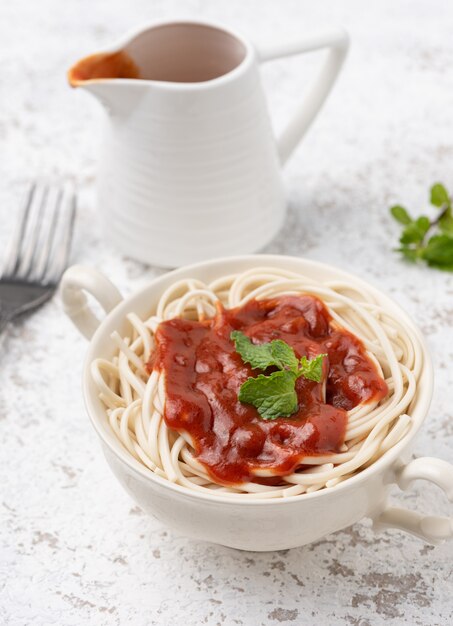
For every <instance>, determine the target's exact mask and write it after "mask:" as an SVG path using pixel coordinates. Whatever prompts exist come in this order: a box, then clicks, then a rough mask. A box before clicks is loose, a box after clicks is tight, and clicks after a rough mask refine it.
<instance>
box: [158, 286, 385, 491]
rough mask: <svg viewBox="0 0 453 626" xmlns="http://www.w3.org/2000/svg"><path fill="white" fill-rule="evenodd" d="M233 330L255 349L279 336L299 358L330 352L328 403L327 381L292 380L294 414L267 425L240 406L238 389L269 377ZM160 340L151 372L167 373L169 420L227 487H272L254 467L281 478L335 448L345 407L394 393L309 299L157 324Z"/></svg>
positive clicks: (351, 339)
mask: <svg viewBox="0 0 453 626" xmlns="http://www.w3.org/2000/svg"><path fill="white" fill-rule="evenodd" d="M233 330H241V331H242V332H243V333H245V334H246V335H248V336H249V337H250V338H251V339H252V341H253V342H254V343H266V342H269V341H272V340H273V339H282V340H283V341H285V342H286V343H288V344H289V345H290V346H292V347H293V349H294V351H295V353H296V356H298V357H299V358H300V357H302V356H306V357H307V358H310V359H311V358H313V357H315V356H316V355H318V354H322V353H326V354H327V355H328V357H326V358H325V359H324V372H325V375H326V374H327V385H326V402H324V401H323V393H322V384H321V383H316V382H313V381H310V380H306V379H305V378H303V377H300V378H298V379H297V382H296V393H297V397H298V409H297V412H296V413H294V414H293V415H291V416H290V417H285V418H277V419H275V420H269V421H267V420H264V419H262V418H261V416H260V415H259V413H258V411H257V409H256V408H255V407H253V406H251V405H247V404H243V403H241V402H239V400H238V393H239V388H240V386H241V385H242V383H243V382H245V380H247V378H248V377H249V376H257V375H258V374H260V373H263V372H261V371H260V370H252V369H251V367H250V366H249V365H246V364H244V363H243V361H242V359H241V357H240V355H239V354H237V353H236V351H235V346H234V343H233V342H232V341H231V340H230V334H231V332H232V331H233ZM156 340H157V348H156V352H155V354H154V356H153V359H152V361H151V362H150V363H149V368H150V369H152V368H158V369H160V370H161V371H163V372H165V381H166V382H165V385H166V404H165V414H164V419H165V422H166V423H167V425H168V426H169V428H171V429H173V430H176V431H178V432H185V433H188V434H189V435H190V438H191V440H192V442H193V446H194V450H195V456H196V458H197V459H198V461H200V462H201V463H202V464H203V465H204V466H205V467H206V470H207V472H208V473H209V474H210V476H211V477H212V479H213V480H214V481H215V482H217V483H221V484H225V485H232V484H235V483H236V484H237V483H241V482H246V481H250V480H255V481H256V482H263V483H270V484H272V483H273V482H275V479H273V480H272V479H269V478H264V479H263V478H259V477H258V478H257V477H254V475H253V470H271V471H272V473H273V474H274V475H275V476H282V475H285V474H289V473H291V472H293V471H294V470H295V469H296V468H297V467H298V466H300V465H301V463H303V458H304V456H307V455H320V454H323V455H324V454H327V453H335V452H338V451H339V450H340V448H341V446H342V444H343V442H344V437H345V431H346V425H347V411H348V410H350V409H352V408H353V407H355V406H357V405H358V404H359V403H362V402H370V401H372V400H374V401H378V400H381V399H382V398H384V397H385V396H386V395H387V393H388V389H387V385H386V383H385V381H384V380H383V379H382V378H381V376H380V375H379V373H378V371H377V369H376V367H375V365H374V363H373V362H372V361H371V360H370V358H369V357H368V356H367V354H366V351H365V348H364V346H363V344H362V342H361V341H360V340H359V339H358V338H357V337H355V336H354V335H352V334H351V333H349V332H348V331H346V330H344V329H342V328H338V327H336V326H335V325H333V324H332V320H331V318H330V315H329V313H328V311H327V309H326V307H325V305H324V304H323V303H322V302H321V300H319V299H317V298H315V297H313V296H309V295H300V296H282V297H279V298H275V299H268V300H260V301H257V300H252V301H250V302H248V303H247V304H245V305H244V306H242V307H238V308H235V309H225V308H223V307H221V306H219V309H218V313H217V315H216V316H215V317H214V318H213V319H208V320H205V321H190V320H184V319H180V318H175V319H172V320H168V321H165V322H162V323H161V324H160V325H159V327H158V330H157V333H156ZM270 372H272V368H269V370H267V371H266V372H265V373H270Z"/></svg>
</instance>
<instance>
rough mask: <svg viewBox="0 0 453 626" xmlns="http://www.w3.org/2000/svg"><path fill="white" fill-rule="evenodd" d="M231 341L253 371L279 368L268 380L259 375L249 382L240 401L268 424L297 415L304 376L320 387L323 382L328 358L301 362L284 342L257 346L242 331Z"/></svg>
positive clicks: (264, 376)
mask: <svg viewBox="0 0 453 626" xmlns="http://www.w3.org/2000/svg"><path fill="white" fill-rule="evenodd" d="M230 337H231V339H232V340H233V341H234V345H235V348H236V352H237V353H238V354H240V356H241V358H242V360H243V361H244V363H249V365H250V366H251V367H252V368H253V369H261V370H266V369H267V368H268V367H277V368H278V370H277V371H276V372H272V374H269V375H267V376H266V375H264V374H259V375H258V376H256V378H248V379H247V380H246V381H245V383H243V384H242V385H241V388H240V390H239V395H238V399H239V401H240V402H244V403H245V404H251V405H253V406H254V407H255V408H256V409H257V410H258V413H259V414H260V415H261V417H262V418H263V419H265V420H273V419H277V418H278V417H289V416H290V415H292V414H293V413H295V412H296V411H297V406H298V404H297V394H296V380H297V379H298V378H299V377H300V376H303V377H304V378H307V379H308V380H312V381H314V382H317V383H319V382H321V380H322V365H323V359H324V357H325V356H327V355H326V354H318V356H316V357H315V358H314V359H307V357H306V356H303V357H302V358H301V359H300V360H299V359H298V358H297V356H296V355H295V353H294V350H293V349H292V348H291V346H289V345H288V344H287V343H286V342H285V341H282V340H281V339H275V340H273V341H270V342H269V343H262V344H254V343H252V341H251V340H250V338H249V337H247V335H244V333H242V332H241V331H239V330H235V331H233V332H232V333H231V335H230Z"/></svg>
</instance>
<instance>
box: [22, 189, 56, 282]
mask: <svg viewBox="0 0 453 626" xmlns="http://www.w3.org/2000/svg"><path fill="white" fill-rule="evenodd" d="M36 196H38V194H36ZM48 196H49V187H47V186H44V187H42V189H41V194H40V198H39V199H38V201H37V202H34V203H32V206H31V208H30V213H29V216H28V220H27V222H28V228H27V231H28V232H26V233H25V236H24V243H25V250H23V251H22V252H23V254H22V255H21V256H22V259H21V261H20V263H19V267H18V269H17V276H18V277H19V278H21V279H22V280H26V279H27V278H30V275H31V273H32V272H33V269H34V266H35V262H36V257H37V252H38V244H39V241H40V238H41V232H42V230H43V228H44V221H45V220H44V212H45V209H46V207H47V204H48V200H47V199H48ZM34 205H35V206H34Z"/></svg>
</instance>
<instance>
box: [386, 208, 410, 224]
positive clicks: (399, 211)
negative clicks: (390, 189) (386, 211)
mask: <svg viewBox="0 0 453 626" xmlns="http://www.w3.org/2000/svg"><path fill="white" fill-rule="evenodd" d="M390 213H391V214H392V215H393V217H394V218H395V219H396V221H397V222H399V223H400V224H403V225H404V226H407V225H408V224H410V223H411V222H412V218H411V216H410V215H409V213H408V212H407V211H406V209H405V208H404V207H402V206H400V205H399V204H396V205H395V206H392V207H391V208H390Z"/></svg>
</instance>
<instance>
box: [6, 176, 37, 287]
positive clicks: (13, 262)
mask: <svg viewBox="0 0 453 626" xmlns="http://www.w3.org/2000/svg"><path fill="white" fill-rule="evenodd" d="M36 189H37V185H36V183H33V184H32V185H30V187H29V189H28V193H27V196H26V201H25V202H24V204H23V208H22V215H21V217H20V219H19V220H18V221H17V224H16V228H15V230H14V234H13V236H12V239H11V242H10V245H9V248H8V252H7V254H6V261H5V265H4V266H3V271H2V272H1V274H0V275H1V276H2V277H10V276H12V275H14V274H15V272H16V271H17V269H18V267H19V264H20V260H21V256H22V249H23V247H24V239H25V231H26V229H27V221H28V216H29V213H30V208H31V206H32V204H33V199H34V197H35V194H36Z"/></svg>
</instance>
